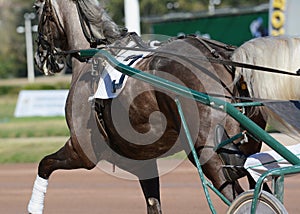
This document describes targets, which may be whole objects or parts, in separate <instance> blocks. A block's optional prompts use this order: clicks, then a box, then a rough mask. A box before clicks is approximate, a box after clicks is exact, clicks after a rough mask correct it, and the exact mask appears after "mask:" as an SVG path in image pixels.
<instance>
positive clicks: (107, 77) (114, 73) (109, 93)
mask: <svg viewBox="0 0 300 214" xmlns="http://www.w3.org/2000/svg"><path fill="white" fill-rule="evenodd" d="M135 46H136V43H135V42H133V41H131V42H129V43H128V45H127V46H126V47H130V48H135ZM148 54H149V52H143V51H136V50H121V51H120V52H119V53H118V55H117V56H115V58H116V59H117V60H118V61H119V62H120V63H122V64H125V65H126V64H127V65H128V64H129V63H132V62H133V63H132V64H131V65H130V66H132V67H133V66H134V65H136V64H137V62H138V61H139V60H141V59H142V58H143V57H145V56H147V55H148ZM138 55H141V57H139V58H138V59H136V60H134V61H132V60H128V61H127V60H126V59H127V58H128V57H131V56H138ZM121 77H122V73H121V72H119V71H118V70H116V69H115V68H114V67H112V66H111V65H110V64H109V63H107V65H106V67H105V68H104V70H103V72H102V73H101V77H100V80H99V84H98V89H97V91H96V93H95V95H94V98H98V99H109V98H116V97H117V96H118V95H119V94H120V93H121V92H122V90H123V88H124V87H125V85H126V81H127V78H128V76H126V75H125V78H124V81H123V84H122V85H121V87H120V88H119V89H116V90H114V88H113V84H114V82H115V84H118V83H119V82H120V79H121Z"/></svg>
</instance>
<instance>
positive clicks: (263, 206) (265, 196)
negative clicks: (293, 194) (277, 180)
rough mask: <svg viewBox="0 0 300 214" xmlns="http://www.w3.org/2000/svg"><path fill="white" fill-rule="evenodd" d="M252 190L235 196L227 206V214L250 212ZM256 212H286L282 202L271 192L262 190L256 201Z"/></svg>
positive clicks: (280, 213)
mask: <svg viewBox="0 0 300 214" xmlns="http://www.w3.org/2000/svg"><path fill="white" fill-rule="evenodd" d="M253 196H254V190H249V191H247V192H244V193H242V194H241V195H240V196H239V197H237V198H236V199H235V200H234V201H233V202H232V204H231V206H230V207H229V209H228V211H227V214H246V213H249V214H250V213H251V204H252V200H253ZM257 203H258V204H257V208H256V213H257V214H259V213H263V214H274V213H276V214H287V213H288V212H287V211H286V209H285V207H284V206H283V204H282V203H281V202H280V201H279V200H278V199H277V198H276V197H275V196H274V195H272V194H270V193H268V192H266V191H262V193H261V195H260V197H259V200H258V202H257Z"/></svg>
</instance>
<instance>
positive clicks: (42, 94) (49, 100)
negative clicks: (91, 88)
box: [15, 90, 69, 117]
mask: <svg viewBox="0 0 300 214" xmlns="http://www.w3.org/2000/svg"><path fill="white" fill-rule="evenodd" d="M68 92H69V91H68V90H22V91H21V92H20V94H19V98H18V102H17V106H16V109H15V117H32V116H42V117H49V116H64V115H65V103H66V100H67V96H68Z"/></svg>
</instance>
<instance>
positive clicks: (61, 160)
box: [38, 140, 95, 179]
mask: <svg viewBox="0 0 300 214" xmlns="http://www.w3.org/2000/svg"><path fill="white" fill-rule="evenodd" d="M94 167H95V164H94V163H93V162H91V161H90V160H89V159H88V158H87V157H86V156H85V155H84V154H83V153H82V152H80V151H78V149H75V148H74V146H73V144H72V142H71V140H68V141H67V142H66V144H65V145H64V146H63V147H62V148H61V149H59V150H58V151H57V152H55V153H53V154H51V155H47V156H45V157H44V158H43V159H42V160H41V161H40V163H39V167H38V174H39V176H40V177H41V178H44V179H48V178H49V177H50V175H51V173H52V172H53V171H55V170H57V169H78V168H85V169H92V168H94Z"/></svg>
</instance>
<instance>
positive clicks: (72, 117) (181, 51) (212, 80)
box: [28, 0, 261, 213]
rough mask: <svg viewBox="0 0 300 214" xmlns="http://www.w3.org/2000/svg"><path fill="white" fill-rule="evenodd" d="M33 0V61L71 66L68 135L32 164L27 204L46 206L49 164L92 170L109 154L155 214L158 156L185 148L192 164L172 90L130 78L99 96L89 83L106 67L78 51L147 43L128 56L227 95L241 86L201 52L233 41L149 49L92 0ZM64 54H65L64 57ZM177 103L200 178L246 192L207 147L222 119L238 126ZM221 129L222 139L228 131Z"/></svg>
mask: <svg viewBox="0 0 300 214" xmlns="http://www.w3.org/2000/svg"><path fill="white" fill-rule="evenodd" d="M34 6H35V8H36V9H37V13H38V15H39V39H38V50H37V53H36V57H35V60H36V64H37V66H38V67H39V68H40V69H41V70H42V71H44V72H45V74H49V73H50V74H51V73H57V72H60V71H61V70H62V69H63V67H64V65H65V64H64V62H65V61H68V64H69V65H71V66H72V72H73V73H72V82H71V88H70V91H69V95H68V99H67V102H66V107H65V109H66V120H67V124H68V127H69V129H70V138H69V139H68V141H67V142H66V144H65V145H64V146H63V147H62V148H61V149H60V150H59V151H57V152H56V153H54V154H51V155H48V156H46V157H44V158H43V159H42V160H41V162H40V163H39V167H38V175H37V178H36V181H35V183H34V187H33V193H32V197H31V200H30V203H29V205H28V211H29V212H30V213H42V212H43V208H44V197H45V193H46V190H47V185H48V179H49V177H50V175H51V174H52V172H54V171H55V170H58V169H78V168H85V169H92V168H94V167H95V166H96V165H97V163H98V162H99V161H100V160H106V161H109V162H111V163H112V164H114V165H116V166H118V167H120V168H122V169H124V170H126V171H128V172H130V173H132V174H133V175H135V176H136V177H137V178H138V180H139V182H140V184H141V187H142V190H143V193H144V196H145V199H146V203H147V210H148V213H161V210H160V193H159V172H158V169H157V159H158V158H161V157H165V156H168V155H172V154H174V153H176V152H178V151H180V150H182V149H184V150H185V151H186V153H187V155H188V157H189V159H190V160H191V161H192V162H193V163H194V160H193V158H192V156H191V154H190V150H189V149H188V147H187V146H186V139H185V136H184V133H183V131H182V124H181V120H180V117H179V113H178V110H177V107H176V104H175V102H174V97H175V95H174V94H172V93H171V92H167V91H164V90H162V89H158V88H155V87H153V86H151V85H149V84H146V83H144V82H141V81H138V80H136V79H134V78H132V77H128V78H127V81H126V83H125V82H124V87H123V88H122V89H117V90H119V95H118V96H116V98H114V99H112V98H107V99H99V98H96V97H94V94H95V90H96V87H97V86H98V85H99V83H100V82H101V78H100V77H99V75H98V74H99V73H101V72H103V70H105V69H106V68H103V65H102V64H103V63H102V61H101V59H98V58H96V57H95V58H94V59H92V60H84V59H82V58H81V56H79V55H78V52H77V51H76V50H78V49H87V48H90V47H96V46H98V47H100V48H104V49H107V50H108V51H110V53H111V54H113V55H116V56H118V54H120V52H121V51H122V49H125V47H127V46H128V44H129V43H132V42H134V44H135V45H136V47H138V48H140V50H149V53H148V54H147V55H145V56H144V57H142V58H140V59H139V62H135V63H136V64H135V67H136V68H138V69H139V70H142V71H145V72H149V73H151V74H155V75H157V76H160V77H163V78H165V79H168V80H170V81H173V82H177V83H180V84H182V85H185V86H186V87H188V88H191V89H193V90H197V91H201V92H204V93H210V94H218V95H221V96H222V97H224V99H226V100H228V101H232V100H234V99H233V97H234V96H235V95H236V94H237V92H238V90H237V88H236V86H235V85H232V81H233V78H234V76H233V73H234V72H232V71H231V69H230V68H228V67H226V66H223V65H221V64H216V63H210V62H209V60H206V61H205V60H203V58H205V57H216V58H222V59H229V57H230V54H231V53H232V51H233V48H232V47H230V46H227V45H224V44H221V43H219V42H216V41H212V40H207V39H203V38H200V37H197V36H186V37H182V38H174V39H172V40H171V41H168V42H164V43H163V44H161V45H160V47H158V48H156V49H153V48H152V47H149V46H148V45H147V44H145V43H144V42H143V41H140V39H139V37H137V36H136V35H135V34H132V33H127V32H126V31H125V30H123V29H120V28H119V27H118V26H117V25H116V24H115V23H114V22H113V21H112V20H111V18H110V17H109V16H108V15H107V13H106V12H105V11H104V9H103V8H102V7H101V5H100V4H99V2H98V1H96V0H37V1H36V2H35V4H34ZM63 51H69V52H68V53H69V56H68V57H67V60H65V59H64V57H63V54H62V53H66V52H63ZM70 56H72V57H70ZM135 57H136V56H135ZM133 58H134V57H133ZM132 62H133V61H132ZM104 64H105V63H104ZM95 74H96V75H95ZM180 101H181V102H182V106H183V112H184V114H185V115H186V118H187V121H188V125H189V127H191V135H192V138H193V140H194V146H195V149H196V151H197V153H198V156H199V159H200V161H201V163H202V165H203V169H204V172H205V174H206V176H207V177H208V178H209V179H210V180H211V181H212V183H213V185H214V186H215V187H216V188H218V189H220V191H221V192H222V193H223V194H224V195H225V196H226V197H227V198H228V199H229V200H233V199H234V196H236V195H238V194H239V193H241V192H242V191H243V190H242V189H241V187H240V186H239V184H238V182H237V180H234V179H233V180H228V179H227V178H226V173H225V171H224V170H223V168H222V166H223V164H224V163H223V161H222V159H221V158H220V156H219V155H218V154H217V153H216V152H215V151H214V150H213V148H214V146H215V145H214V141H215V127H223V126H224V127H225V129H226V130H227V132H228V134H229V135H230V136H232V135H235V134H237V133H239V132H240V126H239V124H238V123H237V122H236V121H234V120H233V119H232V118H231V117H229V116H227V115H225V114H224V113H221V112H219V111H217V110H213V109H211V108H209V107H207V106H205V105H202V104H199V103H196V102H194V101H192V100H190V99H186V98H180ZM220 124H221V125H220ZM220 130H221V137H223V136H226V137H227V135H226V134H225V132H224V131H223V129H222V128H221V129H220ZM260 146H261V145H260V143H255V144H250V143H249V144H247V143H245V144H243V145H242V147H241V150H243V151H244V152H245V153H247V154H252V153H255V152H257V151H259V149H260Z"/></svg>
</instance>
